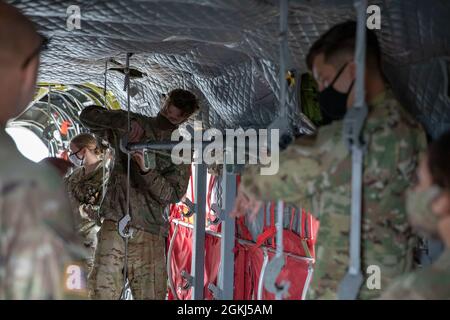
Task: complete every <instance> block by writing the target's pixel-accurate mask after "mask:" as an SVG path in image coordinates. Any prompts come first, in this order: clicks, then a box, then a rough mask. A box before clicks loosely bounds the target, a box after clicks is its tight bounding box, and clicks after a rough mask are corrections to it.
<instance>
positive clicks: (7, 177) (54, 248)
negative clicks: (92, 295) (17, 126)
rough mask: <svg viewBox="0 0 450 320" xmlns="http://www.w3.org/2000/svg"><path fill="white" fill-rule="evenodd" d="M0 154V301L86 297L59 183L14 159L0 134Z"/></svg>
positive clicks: (46, 171) (45, 170) (78, 246)
mask: <svg viewBox="0 0 450 320" xmlns="http://www.w3.org/2000/svg"><path fill="white" fill-rule="evenodd" d="M0 150H1V151H0V164H1V166H0V300H2V299H66V298H78V297H83V296H86V291H85V283H84V282H85V280H84V279H83V278H84V277H83V274H82V271H83V270H82V269H80V268H78V267H79V266H80V262H81V260H82V259H83V258H84V255H85V254H86V252H85V250H84V249H83V246H82V243H81V239H79V238H78V236H77V232H76V228H75V226H76V223H77V221H75V218H76V217H74V216H73V215H72V214H71V211H70V209H69V205H68V202H67V197H66V196H65V193H64V185H63V184H62V181H61V179H60V178H59V176H58V175H57V173H56V172H55V171H54V170H53V169H52V168H49V167H47V166H43V165H38V164H35V163H33V162H31V161H29V160H27V159H25V158H24V157H23V156H22V155H20V154H19V152H18V151H17V149H16V146H15V145H14V142H13V141H12V140H11V138H10V137H9V136H8V135H7V134H6V132H5V131H4V128H0ZM69 266H72V267H73V268H71V269H68V267H69ZM77 266H78V267H77ZM69 271H70V272H69ZM72 271H73V272H75V274H73V276H76V277H77V279H75V282H74V286H72V287H70V286H69V287H68V286H67V285H66V284H67V282H66V281H67V279H68V278H67V277H68V276H69V273H71V272H72ZM80 272H81V273H80Z"/></svg>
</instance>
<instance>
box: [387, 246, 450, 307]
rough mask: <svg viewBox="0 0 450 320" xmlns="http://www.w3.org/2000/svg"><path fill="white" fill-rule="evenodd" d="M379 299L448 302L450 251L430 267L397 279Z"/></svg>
mask: <svg viewBox="0 0 450 320" xmlns="http://www.w3.org/2000/svg"><path fill="white" fill-rule="evenodd" d="M380 299H391V300H403V299H406V300H450V249H449V248H447V249H446V250H445V251H444V252H443V253H442V255H441V256H440V257H439V259H438V260H436V261H435V262H434V263H433V264H432V265H431V266H428V267H426V268H424V269H422V270H419V271H416V272H412V273H409V274H407V275H404V276H402V277H400V278H398V279H397V280H396V281H395V282H394V283H393V284H392V285H391V286H390V287H389V288H388V289H387V290H386V291H385V292H383V294H382V295H381V298H380Z"/></svg>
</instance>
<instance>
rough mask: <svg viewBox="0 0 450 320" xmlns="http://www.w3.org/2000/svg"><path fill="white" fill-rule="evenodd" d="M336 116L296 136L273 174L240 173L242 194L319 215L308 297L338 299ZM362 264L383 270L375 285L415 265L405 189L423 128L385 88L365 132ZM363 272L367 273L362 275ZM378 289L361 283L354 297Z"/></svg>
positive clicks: (346, 186) (341, 151) (342, 269)
mask: <svg viewBox="0 0 450 320" xmlns="http://www.w3.org/2000/svg"><path fill="white" fill-rule="evenodd" d="M342 126H343V122H342V121H336V122H333V123H331V124H330V125H328V126H324V127H321V128H320V129H319V130H318V132H317V135H316V136H315V137H302V138H300V139H298V140H296V141H295V142H294V143H293V144H292V145H291V146H289V147H288V148H287V149H286V150H285V151H284V152H282V153H281V154H280V169H279V172H278V173H277V174H276V175H274V176H264V175H258V167H250V168H249V169H248V172H247V173H246V174H244V176H243V178H242V184H241V186H242V189H243V191H244V192H245V193H247V194H249V195H253V196H254V197H256V198H258V199H262V200H277V199H282V200H284V201H286V202H289V203H292V204H295V205H298V206H299V207H303V208H305V209H306V210H310V211H311V213H313V214H314V215H315V216H316V217H317V218H318V219H319V221H320V229H319V234H318V242H317V256H316V258H317V262H316V266H315V271H314V279H313V282H312V284H311V288H310V291H309V297H310V298H313V299H317V298H320V299H335V298H337V296H336V292H337V287H338V284H339V283H340V281H341V280H342V278H343V277H344V275H345V273H346V271H347V267H348V262H349V231H350V207H351V172H352V163H351V155H350V153H349V151H348V149H347V148H346V146H345V144H344V142H343V141H342ZM363 131H364V132H363V135H364V138H365V141H366V142H367V153H366V154H365V158H364V177H363V211H362V221H363V223H362V259H361V261H362V270H363V274H366V270H367V268H368V267H369V266H371V265H375V266H378V267H379V268H380V271H381V290H383V289H384V288H386V287H387V285H388V284H389V283H390V281H391V280H392V279H394V278H395V277H396V276H399V275H401V274H403V273H405V272H408V271H410V270H411V269H412V267H413V249H414V246H415V237H413V235H412V233H411V230H410V227H409V224H408V221H407V216H406V212H405V211H406V210H405V193H406V189H407V188H408V187H409V186H410V185H411V183H412V181H413V178H414V177H415V168H416V166H417V162H418V157H419V153H420V152H423V151H424V149H425V144H426V140H425V134H424V132H423V130H422V128H421V126H420V125H419V124H418V123H416V122H415V121H414V120H413V119H412V118H411V116H410V115H409V114H408V113H406V112H405V111H404V109H403V108H402V107H401V106H400V105H399V103H398V102H397V100H396V99H395V98H394V97H393V94H392V93H391V92H390V91H386V92H384V93H382V94H380V95H379V96H378V97H376V98H375V99H374V100H373V101H371V103H369V115H368V118H367V120H366V123H365V127H364V130H363ZM366 278H367V276H366ZM379 294H380V290H369V289H368V288H367V286H366V283H364V284H363V286H362V288H361V291H360V295H359V298H360V299H369V298H373V297H376V296H377V295H379Z"/></svg>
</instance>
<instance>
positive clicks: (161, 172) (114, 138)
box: [80, 107, 190, 236]
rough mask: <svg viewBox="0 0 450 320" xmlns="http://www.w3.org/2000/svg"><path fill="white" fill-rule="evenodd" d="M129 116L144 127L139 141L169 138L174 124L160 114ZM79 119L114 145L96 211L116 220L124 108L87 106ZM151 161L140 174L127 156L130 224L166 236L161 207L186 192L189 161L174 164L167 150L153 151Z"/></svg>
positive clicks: (122, 190)
mask: <svg viewBox="0 0 450 320" xmlns="http://www.w3.org/2000/svg"><path fill="white" fill-rule="evenodd" d="M131 119H132V120H135V121H137V122H138V123H139V124H140V125H141V126H142V128H143V129H144V130H145V138H144V139H143V141H163V140H170V138H171V134H172V132H173V131H174V130H175V129H176V128H177V127H176V126H173V125H171V124H170V122H168V121H167V120H166V119H165V118H163V117H155V118H152V117H146V116H142V115H139V114H135V113H132V114H131ZM80 121H81V122H82V124H83V125H85V126H86V127H87V128H89V129H90V130H91V132H92V133H95V134H97V135H99V136H101V137H103V138H104V139H106V140H107V141H108V142H109V143H110V145H111V146H112V147H113V148H114V151H115V155H116V159H115V160H114V168H113V169H112V171H111V177H110V179H109V182H108V189H107V192H106V196H105V199H104V202H103V205H102V207H101V209H100V210H101V212H100V214H101V216H102V217H103V218H104V219H109V220H113V221H118V220H120V219H121V218H122V217H123V216H124V215H125V214H126V203H127V201H126V200H127V199H126V196H127V155H126V154H124V153H122V152H121V151H120V138H121V137H122V136H123V135H125V134H126V133H127V112H125V111H122V110H107V109H104V108H102V107H87V108H85V109H84V110H83V112H82V113H81V114H80ZM154 162H155V169H152V170H150V171H149V172H148V173H147V174H141V171H140V168H139V166H138V165H137V164H136V163H135V162H134V161H133V160H131V178H130V182H131V189H130V207H131V208H130V215H131V219H132V221H131V226H133V227H135V228H138V229H141V230H144V231H147V232H150V233H153V234H159V235H162V236H166V235H167V233H168V222H167V217H166V216H165V213H164V208H165V207H166V206H167V205H168V204H171V203H176V202H178V201H179V200H180V199H181V198H182V197H183V196H184V194H185V193H186V189H187V186H188V182H189V176H190V165H175V164H174V163H172V161H171V157H170V152H167V151H165V152H160V153H157V154H156V155H155V158H154Z"/></svg>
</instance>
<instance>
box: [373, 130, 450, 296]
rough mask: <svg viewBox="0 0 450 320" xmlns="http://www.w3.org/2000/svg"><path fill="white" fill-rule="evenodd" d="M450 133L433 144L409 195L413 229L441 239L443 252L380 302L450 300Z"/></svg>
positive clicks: (395, 285)
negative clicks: (393, 300) (388, 300)
mask: <svg viewBox="0 0 450 320" xmlns="http://www.w3.org/2000/svg"><path fill="white" fill-rule="evenodd" d="M449 161H450V132H448V133H446V134H444V135H443V136H442V137H440V138H439V139H438V140H436V141H435V142H433V143H432V145H431V146H430V148H429V150H428V153H427V156H426V157H424V158H423V159H422V161H421V164H420V167H419V169H418V172H417V176H418V178H419V179H418V180H419V181H418V184H417V186H416V187H415V188H414V189H412V190H410V191H409V192H408V196H407V210H408V216H409V218H410V221H411V224H412V225H413V227H414V228H415V229H416V230H418V231H419V232H421V233H424V234H426V235H428V236H429V237H430V236H431V237H440V238H441V239H442V240H443V241H444V244H445V249H444V252H443V253H442V254H441V256H440V257H439V258H438V259H437V260H436V261H435V262H434V263H433V264H432V265H431V266H427V267H424V268H423V269H421V270H418V271H416V272H412V273H409V274H407V275H404V276H401V277H399V278H398V279H396V281H395V282H394V283H392V285H390V286H389V288H388V289H387V290H386V291H385V292H383V294H382V296H381V299H408V300H410V299H433V300H436V299H446V300H448V299H450V164H449V163H450V162H449Z"/></svg>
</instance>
